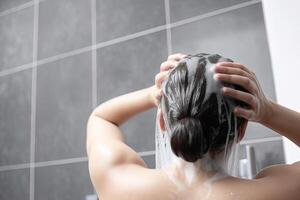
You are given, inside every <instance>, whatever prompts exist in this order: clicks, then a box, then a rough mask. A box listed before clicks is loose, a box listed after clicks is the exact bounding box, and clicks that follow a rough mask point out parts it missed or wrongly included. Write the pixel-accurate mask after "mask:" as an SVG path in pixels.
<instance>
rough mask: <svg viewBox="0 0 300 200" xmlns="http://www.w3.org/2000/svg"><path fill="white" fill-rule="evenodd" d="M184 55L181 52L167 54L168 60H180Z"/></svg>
mask: <svg viewBox="0 0 300 200" xmlns="http://www.w3.org/2000/svg"><path fill="white" fill-rule="evenodd" d="M185 56H186V55H185V54H182V53H176V54H172V55H169V56H168V60H173V61H180V60H181V59H182V58H184V57H185Z"/></svg>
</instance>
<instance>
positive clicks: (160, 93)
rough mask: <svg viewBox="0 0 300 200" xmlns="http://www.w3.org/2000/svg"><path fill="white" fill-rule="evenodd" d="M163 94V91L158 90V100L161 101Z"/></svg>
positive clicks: (156, 95) (156, 96)
mask: <svg viewBox="0 0 300 200" xmlns="http://www.w3.org/2000/svg"><path fill="white" fill-rule="evenodd" d="M162 94H163V92H162V89H158V91H157V92H156V94H155V98H156V99H157V100H160V99H161V97H162Z"/></svg>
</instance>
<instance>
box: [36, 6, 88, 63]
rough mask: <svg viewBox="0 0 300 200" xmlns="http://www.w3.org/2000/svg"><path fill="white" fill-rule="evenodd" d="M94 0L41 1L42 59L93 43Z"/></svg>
mask: <svg viewBox="0 0 300 200" xmlns="http://www.w3.org/2000/svg"><path fill="white" fill-rule="evenodd" d="M90 2H91V1H82V0H51V1H45V2H42V3H40V7H39V8H40V11H39V42H38V58H39V59H42V58H46V57H51V56H54V55H58V54H61V53H65V52H68V51H72V50H75V49H79V48H82V47H86V46H89V45H90V44H91V4H90Z"/></svg>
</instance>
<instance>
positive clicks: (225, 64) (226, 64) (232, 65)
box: [216, 62, 251, 74]
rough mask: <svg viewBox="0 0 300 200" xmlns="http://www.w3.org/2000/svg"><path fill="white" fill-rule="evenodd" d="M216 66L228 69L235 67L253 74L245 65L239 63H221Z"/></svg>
mask: <svg viewBox="0 0 300 200" xmlns="http://www.w3.org/2000/svg"><path fill="white" fill-rule="evenodd" d="M216 66H227V67H234V68H239V69H241V70H243V71H246V72H248V73H249V74H251V71H250V70H249V69H248V68H247V67H245V66H244V65H242V64H239V63H233V62H219V63H217V64H216Z"/></svg>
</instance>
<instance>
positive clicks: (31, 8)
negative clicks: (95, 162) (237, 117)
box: [0, 0, 300, 200]
mask: <svg viewBox="0 0 300 200" xmlns="http://www.w3.org/2000/svg"><path fill="white" fill-rule="evenodd" d="M266 2H267V1H266ZM277 2H278V1H277ZM267 4H268V5H270V1H268V3H265V6H266V5H267ZM277 4H278V3H277ZM274 5H276V4H274ZM266 7H267V6H266ZM267 8H269V7H267ZM274 9H275V8H274ZM277 9H280V6H277ZM267 11H268V10H267ZM268 13H270V14H271V15H272V10H270V11H269V12H268ZM286 14H288V12H287V13H286ZM265 19H268V18H266V17H265V16H264V12H263V4H262V2H261V1H260V0H185V1H182V0H32V1H30V0H0V200H10V199H22V200H48V199H49V200H65V199H66V200H71V199H72V200H77V199H78V200H83V199H90V200H91V199H95V198H94V197H95V196H93V194H94V189H93V187H92V184H91V182H90V178H89V174H88V168H87V157H86V151H85V138H86V136H85V135H86V123H87V118H88V116H89V114H90V113H91V111H92V110H93V108H95V107H96V106H97V105H98V104H100V103H102V102H104V101H106V100H109V99H110V98H113V97H115V96H118V95H121V94H125V93H128V92H131V91H134V90H138V89H142V88H145V87H148V86H151V85H153V84H154V76H155V74H156V73H158V72H159V66H160V64H161V63H162V62H163V61H165V60H166V59H167V56H168V55H169V54H172V53H177V52H182V53H189V54H193V53H200V52H207V53H218V54H220V55H222V56H224V57H228V58H231V59H233V60H234V61H236V62H240V63H243V64H244V65H246V66H247V67H249V68H250V69H251V70H252V71H254V72H255V73H256V74H257V76H258V79H259V81H260V83H261V86H262V88H263V90H264V92H265V94H266V96H268V97H269V98H271V99H273V100H274V101H277V100H278V93H280V92H277V90H276V88H275V81H276V80H277V81H278V85H279V86H280V83H281V81H282V80H281V79H278V78H277V79H275V78H274V76H273V74H274V66H273V67H272V62H271V54H270V50H269V47H270V44H269V43H270V41H269V40H268V37H267V31H266V24H265ZM287 19H288V18H287ZM270 20H271V19H270ZM275 23H277V21H276V20H275ZM299 27H300V26H299ZM270 28H272V27H270ZM270 38H271V37H270V36H269V39H270ZM278 38H281V36H280V35H277V37H274V39H273V38H272V39H273V40H274V41H276V40H277V39H278ZM274 48H275V49H276V48H277V46H275V47H274ZM272 52H275V51H271V53H272ZM274 55H276V52H275V54H274ZM282 59H283V60H284V59H285V57H283V58H282ZM275 72H276V73H279V71H278V68H277V69H276V70H275ZM285 80H288V75H286V79H285ZM276 86H277V83H276ZM281 86H282V85H281ZM282 87H284V86H282ZM276 94H277V95H276ZM280 94H281V93H280ZM282 96H285V94H281V97H282ZM287 102H288V101H286V102H285V103H287ZM290 106H291V107H292V104H290ZM155 114H156V110H155V109H153V110H150V111H147V112H145V113H141V114H140V115H138V116H136V117H134V118H133V119H131V120H130V121H128V123H126V124H124V125H122V126H121V128H122V130H123V132H124V134H125V139H126V142H127V144H129V145H130V146H131V147H132V148H133V149H135V150H136V151H137V152H139V154H140V155H141V156H142V158H143V159H144V160H145V162H146V163H147V165H148V166H149V167H151V168H155V140H154V134H155ZM245 145H251V146H253V147H254V152H255V157H256V168H257V170H260V169H261V168H263V167H266V166H268V165H272V164H278V163H285V162H286V160H285V154H284V149H283V148H284V145H283V139H282V137H281V136H280V135H279V134H277V133H275V132H273V131H272V130H269V129H267V128H264V127H263V126H261V125H259V124H254V123H250V124H249V127H248V129H247V133H246V136H245V138H244V139H243V141H242V142H241V148H240V152H239V159H243V158H245V157H246V151H245ZM100 199H101V197H100Z"/></svg>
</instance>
